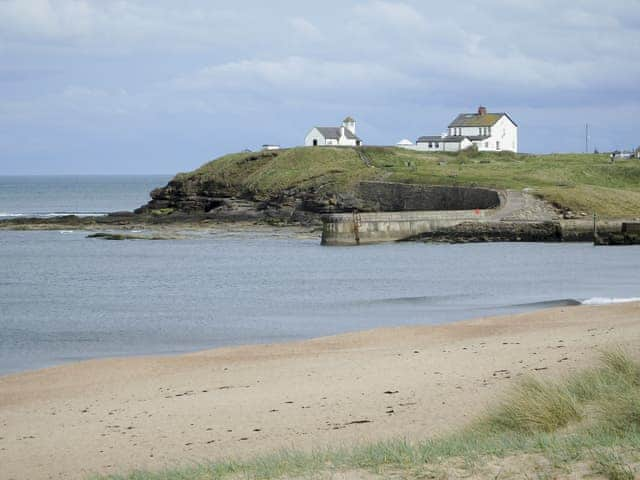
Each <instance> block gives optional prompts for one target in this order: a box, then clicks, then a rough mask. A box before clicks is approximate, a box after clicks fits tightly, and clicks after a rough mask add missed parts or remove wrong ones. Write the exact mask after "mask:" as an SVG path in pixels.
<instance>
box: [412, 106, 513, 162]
mask: <svg viewBox="0 0 640 480" xmlns="http://www.w3.org/2000/svg"><path fill="white" fill-rule="evenodd" d="M472 145H475V146H476V147H477V148H478V150H480V151H492V152H499V151H504V150H506V151H510V152H517V151H518V125H516V123H515V122H514V121H513V120H512V119H511V117H509V115H507V114H506V113H487V109H486V108H485V107H478V112H477V113H461V114H460V115H458V116H457V117H456V118H455V120H453V122H451V123H450V124H449V127H448V130H447V133H445V134H442V135H439V136H424V137H420V138H418V140H417V141H416V146H415V147H413V148H414V149H415V150H426V151H428V152H434V151H442V152H458V151H460V150H464V149H465V148H469V147H471V146H472Z"/></svg>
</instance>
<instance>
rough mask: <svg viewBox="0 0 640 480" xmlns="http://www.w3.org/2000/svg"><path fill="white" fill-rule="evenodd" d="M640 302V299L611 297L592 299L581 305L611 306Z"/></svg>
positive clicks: (584, 301)
mask: <svg viewBox="0 0 640 480" xmlns="http://www.w3.org/2000/svg"><path fill="white" fill-rule="evenodd" d="M629 302H640V297H630V298H611V297H593V298H589V299H587V300H583V301H582V304H583V305H611V304H613V303H629Z"/></svg>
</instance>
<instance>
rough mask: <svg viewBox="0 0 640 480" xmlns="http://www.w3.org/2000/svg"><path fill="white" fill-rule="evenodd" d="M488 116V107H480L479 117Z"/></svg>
mask: <svg viewBox="0 0 640 480" xmlns="http://www.w3.org/2000/svg"><path fill="white" fill-rule="evenodd" d="M486 114H487V107H478V115H480V116H482V115H486Z"/></svg>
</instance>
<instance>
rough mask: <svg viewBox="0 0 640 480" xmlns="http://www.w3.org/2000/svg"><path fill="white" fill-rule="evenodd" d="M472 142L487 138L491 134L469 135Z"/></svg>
mask: <svg viewBox="0 0 640 480" xmlns="http://www.w3.org/2000/svg"><path fill="white" fill-rule="evenodd" d="M467 138H468V139H469V140H471V141H472V142H479V141H482V140H486V139H487V138H491V137H490V136H489V135H470V136H468V137H467Z"/></svg>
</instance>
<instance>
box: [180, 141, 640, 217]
mask: <svg viewBox="0 0 640 480" xmlns="http://www.w3.org/2000/svg"><path fill="white" fill-rule="evenodd" d="M178 178H180V179H189V178H191V179H193V178H198V179H199V180H201V181H211V182H214V183H216V184H218V185H224V186H226V187H229V188H231V189H234V190H237V191H240V192H251V193H252V194H253V195H255V196H256V197H258V198H259V197H261V196H262V197H265V198H267V197H273V196H274V195H277V194H278V193H279V192H282V191H286V190H288V189H299V190H301V189H308V188H315V189H320V190H323V191H326V192H329V193H333V192H335V193H340V192H344V191H348V190H349V189H350V188H352V187H353V186H354V185H355V184H356V183H357V182H359V181H363V180H386V181H397V182H406V183H419V184H428V185H465V186H480V187H488V188H500V189H523V188H530V189H531V191H532V193H534V194H535V195H537V196H539V197H541V198H543V199H545V200H547V201H549V202H552V203H555V204H557V205H559V206H561V207H564V208H567V209H570V210H573V211H575V212H586V213H589V214H590V213H592V212H595V213H597V214H598V215H600V216H602V217H610V218H613V217H633V216H637V215H638V212H640V162H639V161H636V160H627V161H618V162H615V163H610V162H609V157H608V156H607V155H605V154H549V155H528V154H513V153H510V152H500V153H497V152H483V153H478V152H462V153H459V154H452V153H426V152H415V151H411V150H404V149H400V148H394V147H363V148H360V149H355V148H330V147H325V148H292V149H285V150H280V151H278V152H274V154H273V155H272V154H271V152H267V153H266V154H261V153H237V154H231V155H227V156H224V157H221V158H219V159H217V160H215V161H212V162H209V163H207V164H206V165H203V166H202V167H200V168H199V169H197V170H195V171H193V172H191V173H185V174H180V175H179V176H178Z"/></svg>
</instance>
